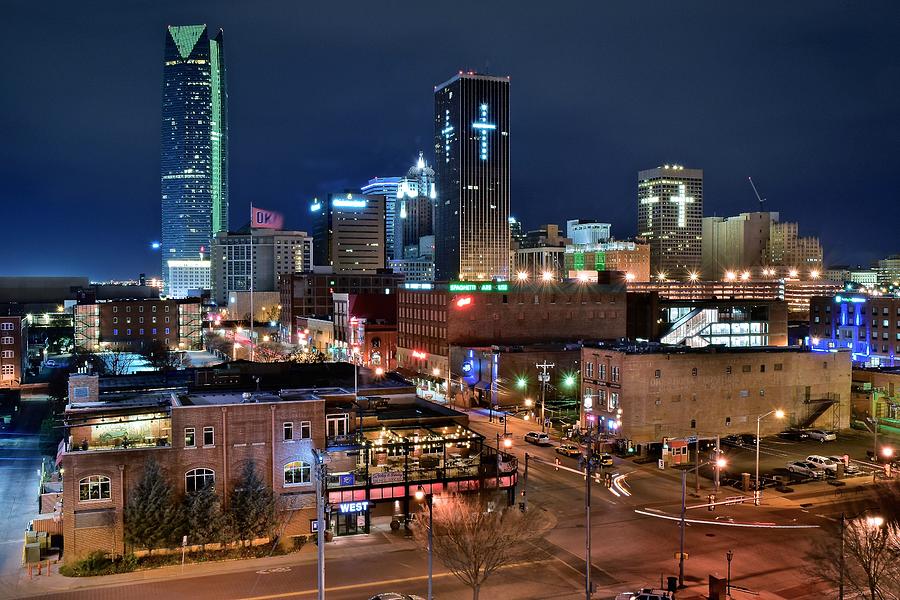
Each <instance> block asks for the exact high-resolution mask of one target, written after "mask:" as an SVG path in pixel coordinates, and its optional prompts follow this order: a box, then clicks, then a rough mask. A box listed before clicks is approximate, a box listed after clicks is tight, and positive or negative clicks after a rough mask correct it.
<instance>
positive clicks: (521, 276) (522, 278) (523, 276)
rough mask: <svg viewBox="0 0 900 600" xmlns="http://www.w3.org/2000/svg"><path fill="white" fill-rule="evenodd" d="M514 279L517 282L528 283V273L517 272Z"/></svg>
mask: <svg viewBox="0 0 900 600" xmlns="http://www.w3.org/2000/svg"><path fill="white" fill-rule="evenodd" d="M516 279H518V280H519V281H528V273H527V272H526V271H519V272H518V273H516Z"/></svg>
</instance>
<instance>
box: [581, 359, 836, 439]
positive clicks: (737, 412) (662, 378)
mask: <svg viewBox="0 0 900 600" xmlns="http://www.w3.org/2000/svg"><path fill="white" fill-rule="evenodd" d="M581 361H582V371H581V374H582V390H581V392H582V397H583V398H584V411H583V416H582V424H584V422H585V421H584V418H585V416H586V415H591V414H593V415H595V418H598V419H600V420H601V422H603V423H605V427H607V428H608V429H615V428H616V426H615V425H610V423H615V422H616V421H620V423H621V424H620V426H619V431H620V434H621V435H622V436H624V437H625V438H628V439H631V440H634V441H638V442H659V441H661V440H662V438H663V437H684V436H690V435H704V436H715V435H728V434H735V433H755V430H756V417H758V416H759V415H762V414H764V413H767V412H769V411H771V410H775V409H781V410H784V411H785V413H786V418H785V419H784V420H783V421H779V420H778V419H775V418H774V417H770V418H768V419H764V420H763V421H762V423H761V425H762V432H763V434H765V435H770V434H774V433H777V432H779V431H782V430H783V429H785V428H787V427H788V426H791V425H793V426H798V427H813V426H815V427H824V428H828V429H842V428H846V427H848V426H849V423H850V381H851V373H850V371H851V368H850V354H849V353H848V352H833V353H828V354H819V353H815V352H808V351H803V350H800V349H796V348H766V349H752V348H745V349H738V348H730V349H727V350H722V349H717V348H685V347H673V346H663V345H660V344H631V345H608V346H603V345H594V346H590V345H588V346H585V347H584V348H583V349H582V355H581ZM620 410H621V413H620V412H619V411H620Z"/></svg>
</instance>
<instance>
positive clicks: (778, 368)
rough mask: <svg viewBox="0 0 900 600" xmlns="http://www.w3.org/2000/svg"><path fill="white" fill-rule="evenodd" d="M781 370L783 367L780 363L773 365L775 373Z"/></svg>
mask: <svg viewBox="0 0 900 600" xmlns="http://www.w3.org/2000/svg"><path fill="white" fill-rule="evenodd" d="M782 369H784V365H783V364H782V363H775V370H776V371H781V370H782Z"/></svg>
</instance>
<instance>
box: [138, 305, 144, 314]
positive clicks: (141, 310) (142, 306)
mask: <svg viewBox="0 0 900 600" xmlns="http://www.w3.org/2000/svg"><path fill="white" fill-rule="evenodd" d="M138 312H144V305H143V304H142V305H141V306H138Z"/></svg>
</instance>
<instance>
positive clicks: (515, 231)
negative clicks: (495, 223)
mask: <svg viewBox="0 0 900 600" xmlns="http://www.w3.org/2000/svg"><path fill="white" fill-rule="evenodd" d="M509 239H510V242H509V247H510V250H517V249H518V248H519V246H520V245H521V243H522V242H523V241H524V240H525V230H524V229H523V228H522V221H519V220H518V219H516V218H515V217H510V218H509Z"/></svg>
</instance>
